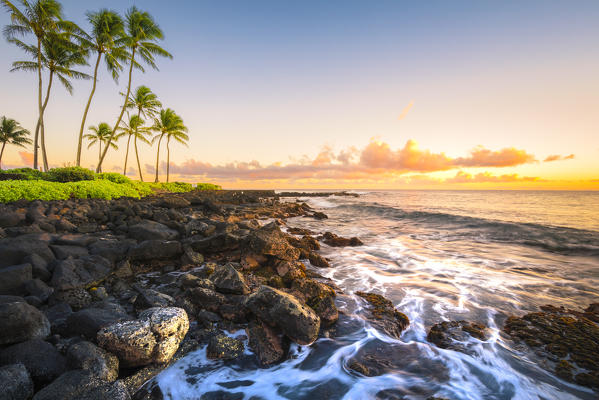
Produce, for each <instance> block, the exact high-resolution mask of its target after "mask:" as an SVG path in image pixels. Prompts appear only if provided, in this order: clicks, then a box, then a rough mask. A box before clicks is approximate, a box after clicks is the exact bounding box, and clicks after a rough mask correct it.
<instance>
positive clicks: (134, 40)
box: [98, 6, 173, 170]
mask: <svg viewBox="0 0 599 400" xmlns="http://www.w3.org/2000/svg"><path fill="white" fill-rule="evenodd" d="M125 19H126V25H127V29H126V36H125V37H124V38H123V41H124V43H125V44H126V46H127V48H128V49H129V52H130V54H131V56H130V58H129V81H128V82H127V91H126V93H125V103H124V104H123V106H122V107H121V113H120V115H119V117H118V119H117V120H116V124H114V126H115V128H117V127H118V126H119V125H120V123H121V120H122V119H123V115H124V114H125V109H126V108H127V104H128V102H129V94H130V93H131V77H132V75H133V67H135V68H137V69H139V70H141V71H142V72H144V69H143V67H142V65H141V64H140V63H139V62H138V61H137V60H136V59H135V56H136V55H138V54H139V57H141V60H140V61H143V62H145V63H146V64H148V65H149V66H150V67H152V68H154V69H158V67H157V66H156V63H155V61H154V56H157V55H158V56H163V57H169V58H173V56H172V55H171V54H170V53H169V52H168V51H166V50H164V49H163V48H161V47H160V46H158V45H157V44H156V41H158V40H161V39H163V37H164V34H163V33H162V30H161V29H160V27H159V26H158V24H157V23H156V22H155V21H154V18H152V16H151V15H150V14H149V13H147V12H145V11H140V10H138V9H137V7H135V6H133V7H131V8H130V9H129V10H128V11H127V14H126V15H125ZM115 132H116V129H115ZM115 132H113V134H112V136H111V137H110V139H109V140H108V142H109V143H110V142H111V141H112V139H113V137H114V133H115ZM107 151H108V146H106V147H105V148H104V151H103V152H102V156H101V157H100V162H99V163H98V170H99V169H100V168H101V167H102V162H103V161H104V157H106V152H107Z"/></svg>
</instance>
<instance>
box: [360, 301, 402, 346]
mask: <svg viewBox="0 0 599 400" xmlns="http://www.w3.org/2000/svg"><path fill="white" fill-rule="evenodd" d="M356 295H358V296H360V297H362V298H363V299H364V300H366V302H367V303H368V305H367V308H366V319H368V321H369V322H370V323H371V324H372V326H374V327H375V328H377V329H380V330H382V331H383V332H385V333H386V334H387V335H389V336H392V337H394V338H397V339H399V338H400V336H401V332H403V331H404V330H405V329H406V328H407V327H408V325H410V320H409V319H408V317H407V316H406V315H405V314H403V313H401V312H399V311H397V310H396V309H395V307H394V306H393V303H392V302H391V301H390V300H388V299H386V298H385V297H383V296H381V295H380V294H376V293H365V292H356Z"/></svg>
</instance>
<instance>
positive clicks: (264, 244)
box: [242, 222, 300, 260]
mask: <svg viewBox="0 0 599 400" xmlns="http://www.w3.org/2000/svg"><path fill="white" fill-rule="evenodd" d="M242 247H243V250H244V252H245V253H248V254H263V255H268V256H273V257H276V258H278V259H281V260H297V259H298V258H299V256H300V251H299V250H298V249H296V248H295V247H293V246H292V245H290V244H289V241H288V240H287V236H286V235H285V234H284V233H283V232H281V229H280V228H279V226H278V225H277V224H275V223H274V222H271V223H270V224H267V225H264V226H263V227H262V228H260V229H257V230H255V231H253V232H252V233H250V234H249V235H248V236H247V238H246V239H245V241H244V243H243V246H242Z"/></svg>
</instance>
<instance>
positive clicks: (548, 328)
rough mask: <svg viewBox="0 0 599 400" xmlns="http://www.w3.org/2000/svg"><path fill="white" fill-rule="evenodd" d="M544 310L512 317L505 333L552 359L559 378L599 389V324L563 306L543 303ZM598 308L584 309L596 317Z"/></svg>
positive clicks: (506, 324)
mask: <svg viewBox="0 0 599 400" xmlns="http://www.w3.org/2000/svg"><path fill="white" fill-rule="evenodd" d="M541 309H542V311H541V312H533V313H529V314H526V315H524V316H522V317H515V316H512V317H509V318H508V319H507V321H506V323H505V326H504V328H503V330H504V332H505V333H507V334H508V335H510V336H511V337H512V338H513V339H514V340H516V341H520V342H524V343H526V345H527V346H528V347H530V348H531V349H533V350H534V351H535V353H536V354H537V355H539V356H540V357H542V358H544V359H546V360H547V361H549V363H548V364H549V365H552V367H553V371H554V372H555V374H556V375H557V376H559V377H560V378H562V379H564V380H568V381H572V382H576V383H577V384H579V385H582V386H588V387H593V388H599V325H597V324H596V323H595V322H593V321H591V320H590V319H588V318H586V317H585V316H584V313H580V312H575V311H572V310H566V309H565V308H563V307H562V308H557V307H554V306H543V307H541ZM593 311H595V312H593ZM598 311H599V310H597V309H591V308H589V309H587V310H585V312H587V313H590V314H594V316H595V317H597V316H598V315H597V314H599V313H598Z"/></svg>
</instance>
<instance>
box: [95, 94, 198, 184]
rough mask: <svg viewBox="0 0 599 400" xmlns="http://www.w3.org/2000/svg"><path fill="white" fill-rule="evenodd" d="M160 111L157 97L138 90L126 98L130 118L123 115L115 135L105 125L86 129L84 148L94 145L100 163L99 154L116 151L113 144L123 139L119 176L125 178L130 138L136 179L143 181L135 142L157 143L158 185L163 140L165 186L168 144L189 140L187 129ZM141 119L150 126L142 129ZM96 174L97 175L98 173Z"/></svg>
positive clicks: (172, 115)
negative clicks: (135, 163) (137, 176)
mask: <svg viewBox="0 0 599 400" xmlns="http://www.w3.org/2000/svg"><path fill="white" fill-rule="evenodd" d="M161 107H162V103H161V102H160V101H158V97H157V96H156V95H155V94H154V93H153V92H152V91H151V90H150V88H148V87H147V86H139V87H138V88H137V89H135V91H134V92H133V93H131V94H130V95H129V100H128V101H127V102H126V108H127V109H130V110H133V111H134V113H133V114H130V113H129V112H127V120H128V121H124V122H123V124H122V125H121V126H119V128H118V129H117V130H116V131H114V130H113V129H112V128H111V127H110V125H108V124H107V123H106V122H102V123H100V124H99V125H98V126H90V127H89V129H90V131H91V132H92V133H88V134H86V135H84V138H85V139H88V140H89V145H88V147H91V146H93V145H95V144H98V163H99V162H100V161H101V159H102V154H103V153H104V152H106V149H107V147H108V146H111V147H112V148H113V149H117V148H118V146H117V144H116V141H118V140H119V139H120V138H123V137H126V138H127V145H126V151H125V165H124V167H123V174H124V175H126V174H127V161H128V159H129V147H130V144H131V138H133V148H134V149H135V159H136V160H137V169H138V171H139V179H140V180H141V181H143V174H142V169H141V164H140V162H139V151H138V147H137V143H138V141H140V142H142V143H146V144H153V143H155V142H158V150H157V151H156V168H155V174H156V175H155V182H158V167H159V164H160V144H161V142H162V139H164V138H166V149H167V152H166V158H167V160H166V165H167V166H166V181H167V182H168V181H169V176H170V168H169V164H170V142H171V140H172V141H174V142H179V143H182V144H187V141H188V140H189V137H188V136H187V127H186V126H185V125H184V124H183V120H182V119H181V117H180V116H178V115H177V114H176V113H175V112H174V111H173V110H171V109H170V108H167V109H166V110H165V109H160V108H161ZM143 118H153V125H149V126H148V125H146V121H145V120H144V119H143ZM152 132H156V134H155V135H154V136H153V137H152V138H150V135H152ZM111 138H112V140H111ZM102 145H104V151H102ZM98 172H101V170H99V171H98Z"/></svg>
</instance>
